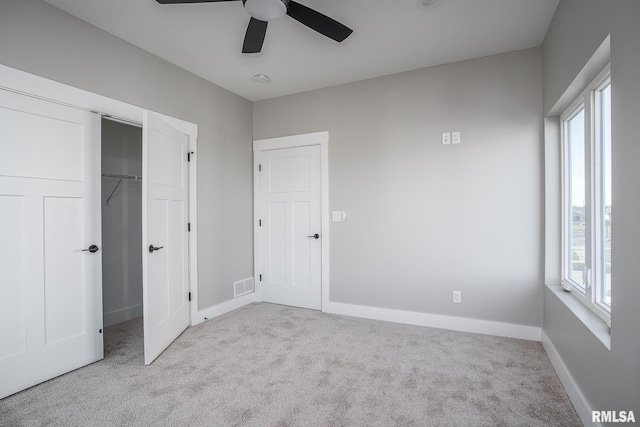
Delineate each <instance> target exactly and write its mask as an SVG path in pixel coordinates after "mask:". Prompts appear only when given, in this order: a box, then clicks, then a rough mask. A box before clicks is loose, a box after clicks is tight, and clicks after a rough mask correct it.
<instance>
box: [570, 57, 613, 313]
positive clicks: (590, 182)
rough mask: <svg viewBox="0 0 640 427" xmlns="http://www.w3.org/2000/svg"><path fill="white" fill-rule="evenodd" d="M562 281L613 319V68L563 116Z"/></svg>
mask: <svg viewBox="0 0 640 427" xmlns="http://www.w3.org/2000/svg"><path fill="white" fill-rule="evenodd" d="M561 122H562V205H563V206H562V257H563V260H562V283H563V287H564V288H565V289H567V290H571V291H574V295H576V297H577V298H578V299H580V300H581V301H582V302H583V303H584V304H585V305H586V306H588V307H589V308H590V309H591V310H593V311H594V312H595V313H596V314H598V316H600V317H601V318H602V319H604V320H605V321H609V320H610V319H611V227H612V211H611V208H612V200H611V199H612V197H611V189H612V187H611V77H610V72H609V66H607V67H606V68H605V69H604V70H602V72H601V73H600V75H598V77H596V79H595V80H594V81H593V82H591V84H590V85H589V86H588V87H587V88H586V89H585V90H584V92H582V94H581V95H580V96H579V97H578V98H577V99H576V100H575V101H574V102H573V104H571V106H570V107H569V108H568V109H567V110H566V111H565V112H564V113H563V114H562V116H561Z"/></svg>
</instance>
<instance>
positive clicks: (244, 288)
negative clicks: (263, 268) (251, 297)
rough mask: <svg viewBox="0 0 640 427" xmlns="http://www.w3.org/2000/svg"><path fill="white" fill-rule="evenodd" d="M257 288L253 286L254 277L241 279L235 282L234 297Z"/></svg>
mask: <svg viewBox="0 0 640 427" xmlns="http://www.w3.org/2000/svg"><path fill="white" fill-rule="evenodd" d="M254 290H255V288H254V286H253V277H249V278H248V279H244V280H239V281H237V282H234V283H233V297H234V298H238V297H241V296H242V295H246V294H250V293H251V292H253V291H254Z"/></svg>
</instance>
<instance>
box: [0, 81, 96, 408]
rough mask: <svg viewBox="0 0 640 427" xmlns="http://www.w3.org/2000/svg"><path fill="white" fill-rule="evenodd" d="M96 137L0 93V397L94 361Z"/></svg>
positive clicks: (67, 113) (56, 111)
mask: <svg viewBox="0 0 640 427" xmlns="http://www.w3.org/2000/svg"><path fill="white" fill-rule="evenodd" d="M99 138H100V118H99V116H98V115H96V114H92V113H89V112H86V111H82V110H78V109H74V108H70V107H66V106H63V105H58V104H55V103H52V102H48V101H43V100H40V99H36V98H32V97H29V96H25V95H19V94H16V93H12V92H9V91H6V90H2V89H0V341H1V343H0V398H3V397H5V396H8V395H10V394H13V393H15V392H17V391H20V390H23V389H25V388H27V387H30V386H33V385H35V384H38V383H40V382H43V381H46V380H48V379H51V378H53V377H56V376H58V375H60V374H63V373H65V372H69V371H71V370H74V369H76V368H79V367H81V366H84V365H87V364H89V363H92V362H95V361H97V360H100V359H102V357H103V344H102V287H101V286H102V285H101V282H102V273H101V265H102V259H101V258H102V255H101V251H100V250H99V248H100V247H101V241H100V239H101V232H100V227H101V225H100V216H101V215H100V149H99V147H100V144H99V143H98V142H99V141H100V139H99ZM93 245H95V246H93ZM90 247H91V251H89V250H88V249H89V248H90Z"/></svg>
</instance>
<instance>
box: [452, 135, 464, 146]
mask: <svg viewBox="0 0 640 427" xmlns="http://www.w3.org/2000/svg"><path fill="white" fill-rule="evenodd" d="M461 142H462V141H461V140H460V132H451V143H452V144H460V143H461Z"/></svg>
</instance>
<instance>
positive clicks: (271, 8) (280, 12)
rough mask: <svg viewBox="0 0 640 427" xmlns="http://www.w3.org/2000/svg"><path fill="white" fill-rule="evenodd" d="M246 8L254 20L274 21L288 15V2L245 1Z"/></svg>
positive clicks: (281, 0) (285, 0)
mask: <svg viewBox="0 0 640 427" xmlns="http://www.w3.org/2000/svg"><path fill="white" fill-rule="evenodd" d="M243 3H244V8H245V9H246V10H247V13H248V14H249V15H251V17H252V18H256V19H258V20H260V21H273V20H275V19H278V18H282V17H283V16H284V15H286V14H287V5H288V4H289V1H288V0H243Z"/></svg>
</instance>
